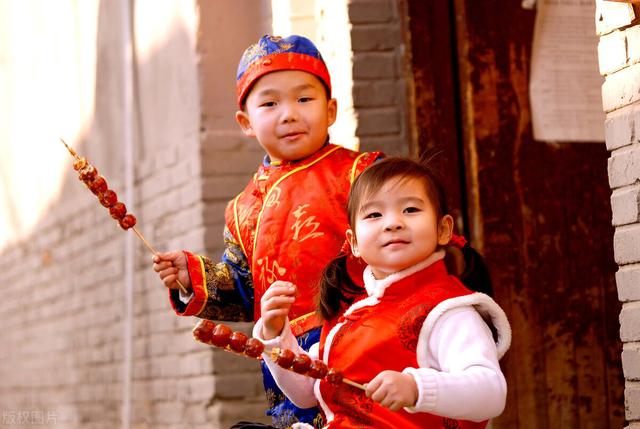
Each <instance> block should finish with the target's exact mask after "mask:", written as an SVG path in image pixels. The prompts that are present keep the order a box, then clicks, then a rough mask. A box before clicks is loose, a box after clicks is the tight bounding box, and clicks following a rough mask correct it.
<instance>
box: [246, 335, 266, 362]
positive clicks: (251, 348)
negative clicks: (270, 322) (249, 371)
mask: <svg viewBox="0 0 640 429" xmlns="http://www.w3.org/2000/svg"><path fill="white" fill-rule="evenodd" d="M263 351H264V344H263V343H262V341H260V340H259V339H257V338H249V339H248V340H247V344H245V345H244V354H245V355H247V356H249V357H252V358H258V357H260V355H261V354H262V352H263Z"/></svg>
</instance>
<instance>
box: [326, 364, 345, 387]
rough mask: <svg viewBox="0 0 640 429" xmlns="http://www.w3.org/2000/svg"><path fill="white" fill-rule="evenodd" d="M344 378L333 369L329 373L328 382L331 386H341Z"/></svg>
mask: <svg viewBox="0 0 640 429" xmlns="http://www.w3.org/2000/svg"><path fill="white" fill-rule="evenodd" d="M343 378H344V377H343V376H342V373H341V372H340V371H338V370H336V369H333V368H331V369H330V370H329V372H328V373H327V381H328V382H329V383H331V384H340V383H342V379H343Z"/></svg>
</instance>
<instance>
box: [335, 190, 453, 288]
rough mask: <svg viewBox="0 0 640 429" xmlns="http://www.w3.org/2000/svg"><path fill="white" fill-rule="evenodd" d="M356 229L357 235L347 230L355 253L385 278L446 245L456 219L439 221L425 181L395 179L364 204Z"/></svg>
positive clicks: (359, 213) (363, 202)
mask: <svg viewBox="0 0 640 429" xmlns="http://www.w3.org/2000/svg"><path fill="white" fill-rule="evenodd" d="M354 227H355V234H354V231H352V230H348V231H347V238H348V239H349V242H350V243H351V248H352V250H353V254H354V255H355V256H359V257H361V258H362V259H364V261H365V262H366V263H367V264H369V266H371V270H372V272H373V275H374V276H375V277H376V278H377V279H383V278H385V277H387V276H388V275H389V274H392V273H395V272H397V271H401V270H403V269H406V268H409V267H411V266H412V265H415V264H417V263H419V262H421V261H423V260H425V259H426V258H428V257H429V256H431V255H432V254H433V253H434V252H435V250H436V249H437V247H438V245H445V244H447V243H448V242H449V239H450V238H451V233H452V230H453V218H452V217H451V216H449V215H445V216H443V217H442V218H441V219H438V218H437V214H436V210H435V208H434V206H433V204H432V203H431V200H430V198H429V196H428V195H427V192H426V189H425V184H424V181H423V180H421V179H418V178H413V177H409V178H406V177H404V178H402V177H396V178H392V179H391V180H389V181H387V182H386V183H384V184H383V186H382V187H381V188H380V189H379V190H378V191H377V192H375V193H374V194H373V195H371V197H370V198H368V199H365V200H363V201H362V204H361V205H360V208H359V210H358V213H357V214H356V222H355V225H354Z"/></svg>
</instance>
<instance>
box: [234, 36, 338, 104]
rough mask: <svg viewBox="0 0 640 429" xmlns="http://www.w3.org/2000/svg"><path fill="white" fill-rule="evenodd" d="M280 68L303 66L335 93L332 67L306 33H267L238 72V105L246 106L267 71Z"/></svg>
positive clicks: (246, 55) (249, 51)
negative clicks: (332, 84) (252, 90)
mask: <svg viewBox="0 0 640 429" xmlns="http://www.w3.org/2000/svg"><path fill="white" fill-rule="evenodd" d="M280 70H301V71H306V72H308V73H311V74H313V75H314V76H316V77H317V78H318V79H320V81H321V82H322V83H323V84H324V86H325V87H326V88H327V97H329V98H330V97H331V78H330V77H329V70H327V66H326V64H325V63H324V60H323V59H322V55H320V51H318V48H316V47H315V45H314V44H313V42H312V41H311V40H309V39H307V38H306V37H302V36H295V35H293V36H289V37H284V38H283V37H279V36H270V35H265V36H262V37H261V38H260V40H259V41H258V43H256V44H255V45H251V46H249V47H248V48H247V49H246V50H245V51H244V54H242V58H241V59H240V64H238V73H237V75H236V93H237V95H238V106H239V107H240V108H242V105H243V104H244V101H245V98H246V97H247V95H248V94H249V91H250V90H251V87H252V86H253V84H254V83H255V82H256V80H258V78H260V77H262V76H264V75H265V74H267V73H271V72H274V71H280Z"/></svg>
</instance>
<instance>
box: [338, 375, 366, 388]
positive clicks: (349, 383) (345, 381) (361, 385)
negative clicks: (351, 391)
mask: <svg viewBox="0 0 640 429" xmlns="http://www.w3.org/2000/svg"><path fill="white" fill-rule="evenodd" d="M342 382H343V383H347V384H348V385H349V386H353V387H357V388H358V389H361V390H367V388H366V387H364V385H363V384H360V383H356V382H355V381H351V380H349V379H348V378H343V379H342Z"/></svg>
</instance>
